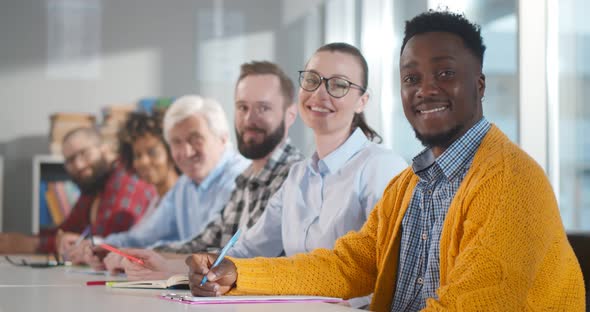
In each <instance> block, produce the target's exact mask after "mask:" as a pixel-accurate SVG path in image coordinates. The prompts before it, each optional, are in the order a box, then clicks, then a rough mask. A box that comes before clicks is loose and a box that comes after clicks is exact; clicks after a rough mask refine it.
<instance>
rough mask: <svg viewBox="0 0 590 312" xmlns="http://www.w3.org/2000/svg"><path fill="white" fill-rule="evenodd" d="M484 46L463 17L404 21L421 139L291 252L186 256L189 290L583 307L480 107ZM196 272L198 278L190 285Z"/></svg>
mask: <svg viewBox="0 0 590 312" xmlns="http://www.w3.org/2000/svg"><path fill="white" fill-rule="evenodd" d="M484 51H485V46H484V44H483V40H482V38H481V34H480V28H479V26H477V25H474V24H472V23H471V22H469V21H468V20H467V19H465V18H464V17H463V16H462V15H458V14H453V13H449V12H437V11H429V12H426V13H423V14H420V15H418V16H416V17H415V18H413V19H412V20H410V21H408V22H407V23H406V30H405V38H404V41H403V44H402V48H401V56H400V81H401V84H402V86H401V97H402V102H403V106H404V113H405V115H406V118H407V119H408V121H409V122H410V124H411V125H412V127H413V128H414V130H415V133H416V137H417V138H418V139H419V140H420V141H421V142H422V143H423V144H424V145H425V146H426V149H425V150H424V151H423V152H421V153H420V154H419V155H418V156H416V157H415V158H414V160H413V163H412V166H411V167H410V168H407V169H406V170H405V171H404V172H402V173H401V174H400V175H398V176H397V177H395V178H394V179H393V180H392V181H391V182H390V184H389V186H388V187H387V189H386V190H385V192H384V195H383V197H382V199H381V201H379V203H378V204H377V206H376V207H375V209H374V210H373V213H372V214H371V215H370V217H369V219H368V221H367V222H366V223H365V225H364V226H363V228H362V229H361V230H360V231H358V232H350V233H348V234H347V235H345V236H343V237H341V238H340V239H339V240H338V241H337V242H336V245H335V247H334V249H333V250H326V249H317V250H314V251H313V252H311V253H308V254H298V255H295V256H292V257H289V258H255V259H233V258H226V259H225V260H224V261H223V262H222V263H221V265H219V266H218V267H216V268H213V269H211V270H210V268H209V266H210V264H211V263H212V262H213V261H214V259H215V257H216V255H214V254H195V255H192V256H191V257H189V258H188V259H187V264H188V265H189V267H190V273H189V278H190V280H191V290H192V293H193V294H195V295H199V296H216V295H221V294H224V293H226V292H228V291H230V290H231V294H284V295H287V294H290V295H292V294H299V295H304V294H305V295H321V296H333V297H343V298H352V297H360V296H364V295H367V294H370V293H372V292H373V293H374V297H373V301H372V303H371V309H372V310H377V311H417V310H423V311H443V310H450V311H455V310H461V311H463V310H465V311H521V310H527V311H529V310H530V311H546V310H552V311H553V310H555V311H557V310H559V311H584V309H585V308H584V305H585V301H584V296H585V295H584V282H583V279H582V273H581V271H580V266H579V264H578V262H577V259H576V257H575V255H574V253H573V251H572V248H571V247H570V245H569V243H568V241H567V238H566V234H565V231H564V228H563V225H562V222H561V219H560V216H559V210H558V207H557V202H556V200H555V196H554V194H553V190H552V188H551V185H550V184H549V181H548V179H547V177H546V176H545V173H544V172H543V170H542V169H541V168H540V167H539V166H538V165H537V164H536V163H535V161H534V160H532V159H531V158H530V157H529V156H528V155H527V154H526V153H525V152H524V151H522V150H521V149H520V148H519V147H518V146H516V145H515V144H513V143H512V142H510V141H509V139H508V138H507V137H506V136H505V135H504V134H503V133H502V132H501V131H500V130H499V129H498V128H497V127H496V126H494V125H492V124H490V123H489V122H488V121H487V120H486V119H485V118H484V117H483V113H482V98H483V96H484V91H485V75H484V74H483V73H482V64H483V54H484ZM204 274H207V277H208V279H209V282H207V283H206V284H204V285H203V286H200V285H199V284H200V281H201V279H202V277H203V275H204Z"/></svg>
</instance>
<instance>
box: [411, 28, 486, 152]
mask: <svg viewBox="0 0 590 312" xmlns="http://www.w3.org/2000/svg"><path fill="white" fill-rule="evenodd" d="M400 81H401V98H402V103H403V107H404V114H405V115H406V118H407V119H408V121H409V122H410V124H411V125H412V127H413V128H414V131H415V132H416V137H417V138H418V139H419V140H420V141H421V142H422V144H423V145H425V146H429V147H432V148H433V151H434V152H435V156H438V155H440V154H441V153H442V152H443V151H444V150H445V149H446V148H447V147H448V146H449V145H450V144H452V143H453V142H454V141H455V140H457V139H458V138H460V137H461V136H462V135H463V134H464V133H465V132H466V131H467V130H469V129H470V128H471V127H472V126H473V125H474V124H475V123H476V122H477V121H479V120H480V119H481V118H482V116H483V113H482V106H481V98H482V97H483V95H484V91H485V76H484V75H483V74H482V72H481V65H480V63H479V61H478V59H477V58H476V57H475V56H474V55H473V54H472V53H471V52H470V51H469V50H468V49H467V48H466V47H465V45H464V44H463V41H462V39H461V38H460V37H459V36H457V35H454V34H451V33H446V32H428V33H423V34H419V35H416V36H414V37H412V38H411V39H410V40H409V41H408V43H407V44H406V46H405V48H404V50H403V52H402V55H401V58H400Z"/></svg>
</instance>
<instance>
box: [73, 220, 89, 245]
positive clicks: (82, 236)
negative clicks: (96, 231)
mask: <svg viewBox="0 0 590 312" xmlns="http://www.w3.org/2000/svg"><path fill="white" fill-rule="evenodd" d="M90 227H91V225H90V224H89V225H88V226H87V227H86V228H85V229H84V231H83V232H82V234H80V236H78V239H77V240H76V243H75V244H74V246H78V245H80V243H81V242H82V241H83V240H84V239H85V238H86V236H88V234H89V233H90Z"/></svg>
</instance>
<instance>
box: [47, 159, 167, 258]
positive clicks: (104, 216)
mask: <svg viewBox="0 0 590 312" xmlns="http://www.w3.org/2000/svg"><path fill="white" fill-rule="evenodd" d="M96 196H99V198H100V203H99V207H98V211H97V214H96V220H95V222H94V224H93V225H92V234H93V235H97V236H102V237H105V236H107V235H109V234H111V233H116V232H122V231H126V230H128V229H129V228H130V227H131V226H132V225H134V224H135V223H136V222H138V221H139V220H140V218H141V217H142V216H143V214H144V213H145V212H146V211H147V209H148V207H149V204H150V201H151V200H152V199H153V198H155V197H156V196H157V193H156V190H155V189H154V187H153V186H152V185H150V184H148V183H146V182H144V181H142V180H139V179H138V178H137V177H136V176H135V175H132V174H130V173H129V172H127V171H126V170H125V167H124V166H122V165H121V164H119V163H117V164H116V165H115V168H114V169H113V171H112V172H111V175H110V176H109V178H108V180H107V182H106V184H105V187H104V189H103V190H102V192H100V193H99V194H98V195H86V194H82V195H80V198H78V201H77V202H76V205H74V207H73V208H72V212H71V213H70V214H69V215H68V216H67V218H66V219H65V220H64V222H63V223H62V224H60V225H59V226H58V227H55V228H51V229H45V230H41V232H40V233H39V237H40V244H39V249H38V251H39V252H42V253H52V252H55V250H56V246H55V235H56V234H57V231H58V230H59V229H61V230H62V231H64V232H74V233H81V232H82V231H84V228H86V226H87V225H88V224H89V223H90V210H91V207H92V203H93V202H94V199H95V198H96Z"/></svg>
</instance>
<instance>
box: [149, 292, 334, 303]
mask: <svg viewBox="0 0 590 312" xmlns="http://www.w3.org/2000/svg"><path fill="white" fill-rule="evenodd" d="M160 298H162V299H166V300H171V301H175V302H181V303H186V304H239V303H304V302H326V303H339V302H343V301H344V300H343V299H341V298H333V297H319V296H220V297H193V296H186V295H180V294H174V293H163V294H162V295H160Z"/></svg>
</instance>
